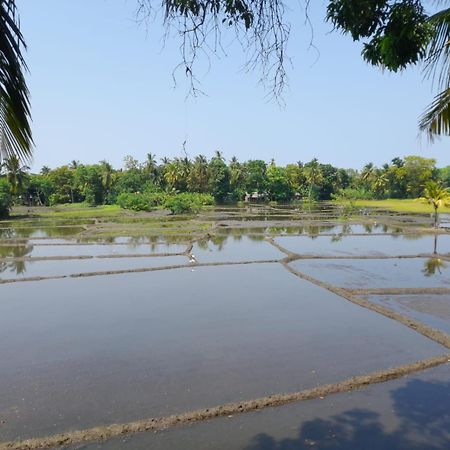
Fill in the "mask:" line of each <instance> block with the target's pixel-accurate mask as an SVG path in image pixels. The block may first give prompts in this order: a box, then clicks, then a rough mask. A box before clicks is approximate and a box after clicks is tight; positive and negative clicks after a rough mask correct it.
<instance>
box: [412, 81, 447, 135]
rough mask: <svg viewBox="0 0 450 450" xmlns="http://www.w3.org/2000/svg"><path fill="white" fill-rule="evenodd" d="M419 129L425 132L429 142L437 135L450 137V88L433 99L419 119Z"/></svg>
mask: <svg viewBox="0 0 450 450" xmlns="http://www.w3.org/2000/svg"><path fill="white" fill-rule="evenodd" d="M419 129H420V131H422V132H426V133H427V134H428V137H429V139H430V140H431V141H433V139H434V137H435V136H438V135H447V136H448V135H450V88H448V89H445V90H444V91H442V92H441V93H439V94H438V95H437V96H436V97H435V98H434V100H433V103H431V105H430V106H429V107H428V109H427V110H426V111H425V112H424V114H423V115H422V117H421V118H420V122H419Z"/></svg>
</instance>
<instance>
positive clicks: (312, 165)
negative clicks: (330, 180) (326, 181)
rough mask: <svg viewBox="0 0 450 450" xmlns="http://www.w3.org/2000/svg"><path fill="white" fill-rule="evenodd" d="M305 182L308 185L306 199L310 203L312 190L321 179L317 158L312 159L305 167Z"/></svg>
mask: <svg viewBox="0 0 450 450" xmlns="http://www.w3.org/2000/svg"><path fill="white" fill-rule="evenodd" d="M305 176H306V181H307V182H308V183H309V194H308V199H309V201H311V197H312V190H313V187H314V186H317V185H318V184H319V183H320V182H321V181H322V179H323V176H322V171H321V170H320V164H319V161H318V160H317V158H314V159H313V160H312V161H311V162H309V163H308V164H306V165H305Z"/></svg>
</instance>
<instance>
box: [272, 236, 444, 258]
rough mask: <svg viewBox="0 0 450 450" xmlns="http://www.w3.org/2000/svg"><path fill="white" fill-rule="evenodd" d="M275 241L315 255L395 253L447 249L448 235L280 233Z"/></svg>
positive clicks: (301, 252) (404, 253)
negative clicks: (317, 234)
mask: <svg viewBox="0 0 450 450" xmlns="http://www.w3.org/2000/svg"><path fill="white" fill-rule="evenodd" d="M275 241H276V242H277V243H278V244H280V245H281V246H283V247H285V248H286V249H288V250H290V251H291V252H294V253H298V254H300V255H315V256H365V255H366V256H397V255H417V254H424V253H433V252H434V251H435V250H436V251H437V252H438V253H442V254H448V253H450V235H440V236H436V239H435V236H434V235H393V236H391V235H389V236H339V235H336V236H331V237H329V236H317V237H314V238H308V237H306V236H300V237H293V236H286V237H284V236H282V237H277V238H275Z"/></svg>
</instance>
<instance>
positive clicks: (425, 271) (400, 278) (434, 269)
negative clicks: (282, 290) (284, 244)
mask: <svg viewBox="0 0 450 450" xmlns="http://www.w3.org/2000/svg"><path fill="white" fill-rule="evenodd" d="M291 265H292V267H294V268H295V269H296V270H298V271H300V272H302V273H305V274H307V275H309V276H311V277H313V278H316V279H318V280H320V281H324V282H326V283H330V284H334V285H337V286H341V287H346V288H354V289H370V288H439V287H445V288H450V262H446V261H444V260H441V259H438V258H411V259H373V260H367V259H360V260H356V259H339V260H330V259H328V260H327V259H323V260H310V259H308V260H299V261H294V262H293V263H291Z"/></svg>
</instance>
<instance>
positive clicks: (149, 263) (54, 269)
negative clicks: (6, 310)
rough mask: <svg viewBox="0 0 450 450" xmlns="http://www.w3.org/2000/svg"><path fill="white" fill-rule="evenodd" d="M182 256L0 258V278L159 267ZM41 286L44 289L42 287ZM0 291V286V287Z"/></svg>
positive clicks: (182, 260) (179, 261)
mask: <svg viewBox="0 0 450 450" xmlns="http://www.w3.org/2000/svg"><path fill="white" fill-rule="evenodd" d="M188 262H189V261H188V259H187V257H185V256H165V257H159V256H155V257H141V258H139V257H138V258H127V257H124V258H89V259H67V260H48V261H42V260H38V261H23V260H17V261H14V260H10V261H0V280H11V279H20V278H32V277H54V276H61V275H71V274H78V273H94V272H108V271H114V270H133V269H139V268H144V267H162V266H173V265H183V264H188ZM42 289H45V288H44V287H43V288H42ZM1 290H2V291H3V287H1Z"/></svg>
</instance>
